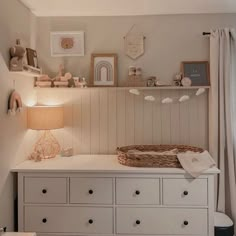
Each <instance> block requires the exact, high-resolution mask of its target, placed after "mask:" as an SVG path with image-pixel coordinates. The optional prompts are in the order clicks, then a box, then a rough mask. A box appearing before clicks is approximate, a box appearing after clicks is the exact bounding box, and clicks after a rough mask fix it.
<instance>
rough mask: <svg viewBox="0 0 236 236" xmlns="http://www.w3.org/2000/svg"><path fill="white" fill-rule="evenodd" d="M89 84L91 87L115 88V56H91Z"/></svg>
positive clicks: (111, 54)
mask: <svg viewBox="0 0 236 236" xmlns="http://www.w3.org/2000/svg"><path fill="white" fill-rule="evenodd" d="M91 82H92V85H93V86H104V87H107V86H113V87H115V86H117V54H115V53H106V54H92V56H91Z"/></svg>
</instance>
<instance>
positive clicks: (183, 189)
mask: <svg viewBox="0 0 236 236" xmlns="http://www.w3.org/2000/svg"><path fill="white" fill-rule="evenodd" d="M207 199H208V196H207V179H163V204H164V205H182V206H186V205H190V206H206V205H207V202H208V200H207Z"/></svg>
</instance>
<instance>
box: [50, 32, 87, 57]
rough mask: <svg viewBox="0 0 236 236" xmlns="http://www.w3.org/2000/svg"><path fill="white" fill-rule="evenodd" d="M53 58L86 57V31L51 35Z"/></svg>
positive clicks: (53, 33)
mask: <svg viewBox="0 0 236 236" xmlns="http://www.w3.org/2000/svg"><path fill="white" fill-rule="evenodd" d="M50 40H51V56H53V57H65V56H84V54H85V50H84V31H57V32H51V33H50Z"/></svg>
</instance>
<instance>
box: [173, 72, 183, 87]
mask: <svg viewBox="0 0 236 236" xmlns="http://www.w3.org/2000/svg"><path fill="white" fill-rule="evenodd" d="M182 78H183V75H182V73H178V74H176V75H175V77H174V85H175V86H181V85H182V83H181V80H182Z"/></svg>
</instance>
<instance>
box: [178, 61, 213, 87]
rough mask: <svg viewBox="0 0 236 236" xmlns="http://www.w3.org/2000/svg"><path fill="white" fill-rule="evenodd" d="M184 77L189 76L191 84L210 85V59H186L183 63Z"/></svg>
mask: <svg viewBox="0 0 236 236" xmlns="http://www.w3.org/2000/svg"><path fill="white" fill-rule="evenodd" d="M181 71H182V73H183V77H188V78H189V79H190V80H191V81H192V84H191V86H208V85H210V71H209V62H208V61H184V62H182V65H181Z"/></svg>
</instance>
